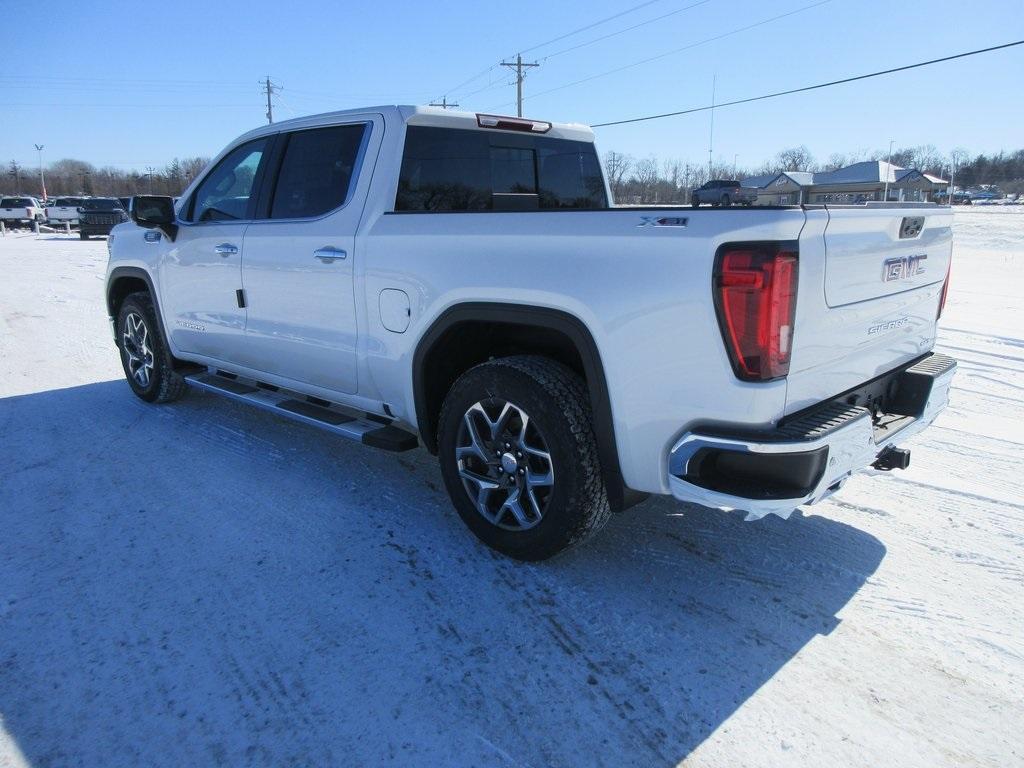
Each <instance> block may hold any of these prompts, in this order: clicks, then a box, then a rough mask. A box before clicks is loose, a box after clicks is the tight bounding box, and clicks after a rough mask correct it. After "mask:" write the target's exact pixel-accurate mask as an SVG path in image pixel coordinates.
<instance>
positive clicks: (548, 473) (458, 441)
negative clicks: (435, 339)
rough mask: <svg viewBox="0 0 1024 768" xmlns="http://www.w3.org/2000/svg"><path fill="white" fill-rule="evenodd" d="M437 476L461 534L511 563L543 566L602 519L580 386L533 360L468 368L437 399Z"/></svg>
mask: <svg viewBox="0 0 1024 768" xmlns="http://www.w3.org/2000/svg"><path fill="white" fill-rule="evenodd" d="M438 437H439V440H438V443H439V449H440V461H441V472H442V475H443V477H444V482H445V486H446V487H447V489H448V494H449V496H450V497H451V499H452V503H453V504H454V505H455V509H456V510H457V511H458V513H459V516H460V517H461V518H462V520H463V522H465V523H466V525H467V526H468V527H469V529H470V530H471V531H472V532H473V533H474V534H475V535H476V536H477V538H479V539H480V540H481V541H483V542H484V543H485V544H487V545H488V546H490V547H492V548H494V549H496V550H497V551H499V552H501V553H503V554H505V555H508V556H509V557H513V558H516V559H517V560H544V559H547V558H549V557H552V556H554V555H556V554H558V553H559V552H561V551H563V550H565V549H567V548H569V547H572V546H574V545H576V544H579V543H581V542H583V541H585V540H586V539H588V538H589V537H590V536H592V535H594V534H595V533H597V531H599V530H600V529H601V528H602V527H603V526H604V524H605V523H606V522H607V520H608V518H609V516H610V515H611V508H610V507H609V504H608V497H607V493H606V491H605V487H604V483H603V480H602V477H601V466H600V462H599V460H598V455H597V442H596V439H595V437H594V430H593V426H592V423H591V417H590V402H589V397H588V395H587V391H586V387H585V386H584V384H583V381H582V379H580V377H579V376H577V375H576V374H575V373H574V372H573V371H571V370H570V369H569V368H567V367H565V366H564V365H562V364H561V363H557V362H555V361H553V360H548V359H546V358H542V357H533V356H517V357H507V358H501V359H498V360H492V361H490V362H487V363H483V364H481V365H478V366H476V367H475V368H472V369H470V370H469V371H467V372H466V373H465V374H463V375H462V377H461V378H459V380H458V381H456V382H455V384H454V386H453V387H452V389H451V391H450V392H449V393H448V396H447V397H446V398H445V402H444V407H443V408H442V411H441V418H440V426H439V430H438Z"/></svg>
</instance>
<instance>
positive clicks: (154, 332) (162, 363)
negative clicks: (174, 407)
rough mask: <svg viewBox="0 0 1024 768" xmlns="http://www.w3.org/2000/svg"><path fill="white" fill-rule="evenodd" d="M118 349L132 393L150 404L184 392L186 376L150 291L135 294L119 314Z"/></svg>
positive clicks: (173, 398)
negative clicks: (159, 321) (177, 365)
mask: <svg viewBox="0 0 1024 768" xmlns="http://www.w3.org/2000/svg"><path fill="white" fill-rule="evenodd" d="M117 348H118V350H119V351H120V353H121V366H122V367H123V368H124V375H125V378H126V379H127V380H128V386H130V387H131V388H132V392H134V393H135V395H136V396H137V397H139V398H141V399H142V400H145V401H146V402H148V403H168V402H170V401H172V400H177V399H178V398H179V397H181V396H182V395H183V394H184V393H185V388H186V387H187V386H188V385H187V384H185V379H184V378H182V376H181V374H179V373H178V372H177V371H175V370H174V359H173V358H172V357H171V353H170V351H169V350H168V348H167V343H166V342H165V341H164V338H163V336H162V335H161V333H160V326H159V325H157V322H156V310H155V308H154V307H153V300H152V299H151V298H150V296H149V294H148V293H142V292H140V293H133V294H131V295H129V296H128V297H127V298H126V299H125V300H124V302H122V304H121V309H120V311H119V312H118V313H117Z"/></svg>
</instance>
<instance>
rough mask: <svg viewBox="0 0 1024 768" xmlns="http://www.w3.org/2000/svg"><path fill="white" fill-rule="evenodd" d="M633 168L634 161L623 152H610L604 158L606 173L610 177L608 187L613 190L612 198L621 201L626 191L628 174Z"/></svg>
mask: <svg viewBox="0 0 1024 768" xmlns="http://www.w3.org/2000/svg"><path fill="white" fill-rule="evenodd" d="M632 166H633V159H632V158H631V157H630V156H629V155H624V154H622V153H621V152H608V153H606V154H605V156H604V172H605V174H606V175H607V177H608V186H609V187H611V190H612V198H614V199H615V200H619V199H620V198H621V197H622V194H623V192H624V191H625V190H624V182H625V180H626V174H627V173H629V169H630V168H631V167H632Z"/></svg>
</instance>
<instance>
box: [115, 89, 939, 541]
mask: <svg viewBox="0 0 1024 768" xmlns="http://www.w3.org/2000/svg"><path fill="white" fill-rule="evenodd" d="M609 198H610V196H609V193H608V189H607V186H606V184H605V181H604V178H603V176H602V173H601V168H600V164H599V162H598V156H597V153H596V150H595V148H594V144H593V134H592V132H591V131H590V130H589V129H588V128H586V127H584V126H581V125H572V124H551V123H547V122H541V121H535V120H527V119H522V118H509V117H498V116H492V115H482V114H481V115H477V114H468V113H456V112H450V111H443V110H436V109H429V108H422V107H393V106H388V107H374V108H370V109H365V110H358V111H348V112H335V113H331V114H326V115H319V116H315V117H307V118H301V119H297V120H292V121H289V122H284V123H276V124H274V125H268V126H264V127H262V128H259V129H257V130H255V131H252V132H250V133H247V134H245V135H244V136H242V137H240V138H239V139H237V140H236V141H234V142H233V143H231V144H230V145H229V146H228V147H227V148H226V149H225V150H224V151H223V152H222V153H221V154H220V155H219V156H218V157H217V158H215V160H214V161H213V162H212V163H211V164H210V166H209V167H208V169H207V170H206V171H204V173H202V174H201V175H200V176H199V178H198V179H197V180H196V181H195V182H194V183H193V184H192V185H191V187H190V188H189V189H188V190H186V192H185V194H184V195H183V196H182V198H181V199H180V201H179V203H178V204H177V205H176V206H175V205H173V204H172V201H171V198H162V197H154V196H140V197H137V198H136V199H135V201H134V206H133V212H132V219H133V222H129V223H125V224H122V225H120V226H117V227H116V228H115V229H114V231H113V235H112V237H111V239H110V241H109V250H110V262H109V266H108V270H107V283H106V297H107V308H108V311H109V315H110V319H111V323H112V326H113V331H114V338H115V341H116V344H117V346H118V349H119V350H120V354H121V361H122V363H123V366H124V371H125V375H126V377H127V380H128V383H129V385H130V386H131V388H132V390H133V391H134V392H135V394H136V395H138V396H139V397H141V398H142V399H143V400H147V401H150V402H166V401H170V400H173V399H175V398H177V397H179V396H180V395H181V394H182V393H183V392H184V391H185V390H186V388H187V387H188V386H193V387H197V388H201V389H204V390H208V391H214V392H217V393H220V394H222V395H226V396H228V397H231V398H234V399H236V400H240V401H243V402H246V403H249V404H252V405H255V406H259V407H262V408H265V409H269V410H271V411H273V412H275V413H278V414H280V415H282V416H286V417H290V418H293V419H297V420H300V421H302V422H305V423H307V424H311V425H315V426H318V427H320V428H323V429H325V430H328V431H331V432H334V433H335V434H338V435H341V436H344V437H348V438H353V439H356V440H360V441H361V442H363V443H365V444H367V445H371V446H375V447H378V448H385V449H390V450H395V451H400V450H407V449H412V448H415V447H416V446H417V445H418V444H419V443H420V442H422V443H423V444H424V445H425V446H426V448H427V449H428V450H429V451H431V452H434V453H436V454H438V456H439V458H440V464H441V471H442V474H443V477H444V481H445V484H446V486H447V489H448V493H449V494H450V496H451V498H452V501H453V503H454V505H455V508H456V509H457V510H458V512H459V514H460V516H461V517H462V519H463V520H464V521H465V523H466V524H467V526H468V527H469V528H470V529H471V530H472V531H473V532H474V533H475V534H476V535H477V536H478V537H479V538H480V539H481V540H483V541H484V542H486V543H487V544H488V545H490V546H492V547H494V548H495V549H497V550H499V551H501V552H503V553H505V554H507V555H510V556H512V557H515V558H519V559H525V560H538V559H543V558H546V557H550V556H551V555H554V554H555V553H557V552H559V551H561V550H563V549H565V548H566V547H568V546H571V545H573V544H575V543H578V542H580V541H582V540H583V539H585V538H587V537H588V536H589V535H591V534H593V533H594V532H596V531H597V530H599V529H600V527H601V526H602V525H603V524H604V523H605V521H606V520H607V519H608V517H609V515H610V514H611V513H612V512H615V511H618V510H621V509H624V508H626V507H628V506H630V505H631V504H633V503H635V502H636V501H638V500H640V499H642V498H644V496H645V495H646V494H651V493H654V494H671V495H673V496H675V497H676V498H678V499H681V500H684V501H687V502H695V503H698V504H703V505H707V506H711V507H720V508H725V509H741V510H746V511H747V512H748V513H750V515H751V516H752V517H760V516H762V515H765V514H768V513H776V514H780V515H783V516H785V515H787V514H788V513H789V512H790V511H792V510H793V509H794V508H796V507H797V506H799V505H801V504H809V503H814V502H816V501H819V500H821V499H823V498H825V497H826V496H828V495H830V494H831V493H833V492H835V491H836V490H838V489H839V488H840V486H842V485H843V483H844V482H845V481H846V479H847V478H849V477H850V475H851V474H852V473H853V472H856V471H858V470H860V469H862V468H864V467H867V466H869V465H874V466H875V467H877V468H879V469H893V468H898V467H905V466H906V464H907V461H908V458H909V454H908V452H907V451H905V450H901V449H897V448H895V447H894V443H895V442H896V441H898V440H900V441H901V440H904V439H905V438H908V437H910V436H911V435H913V434H915V433H917V432H918V431H920V430H921V429H923V428H924V427H925V426H927V425H928V424H929V423H930V422H931V421H932V420H933V419H934V418H935V416H936V415H937V414H938V413H939V412H940V411H941V410H942V408H943V407H944V406H945V405H946V402H947V396H948V391H949V387H950V381H951V379H952V376H953V371H954V369H955V367H956V363H955V362H954V361H953V360H952V359H951V358H949V357H946V356H944V355H940V354H934V353H932V352H931V349H932V347H933V345H934V343H935V332H936V322H937V319H938V316H939V314H940V312H941V311H942V304H943V301H944V298H945V293H946V285H947V282H948V272H949V265H950V255H951V235H950V224H951V220H952V215H951V213H950V210H949V208H943V207H938V206H935V205H911V204H896V205H893V204H889V205H872V204H868V205H860V206H835V207H834V206H794V207H783V208H752V209H744V210H738V209H696V210H693V209H690V208H613V207H611V205H610V202H609Z"/></svg>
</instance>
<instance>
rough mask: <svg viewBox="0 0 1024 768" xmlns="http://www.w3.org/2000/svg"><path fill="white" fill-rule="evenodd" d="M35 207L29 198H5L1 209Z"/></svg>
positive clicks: (0, 206) (1, 203)
mask: <svg viewBox="0 0 1024 768" xmlns="http://www.w3.org/2000/svg"><path fill="white" fill-rule="evenodd" d="M33 205H34V203H33V202H32V200H31V199H29V198H27V197H5V198H4V199H3V200H0V208H31V207H32V206H33Z"/></svg>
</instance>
